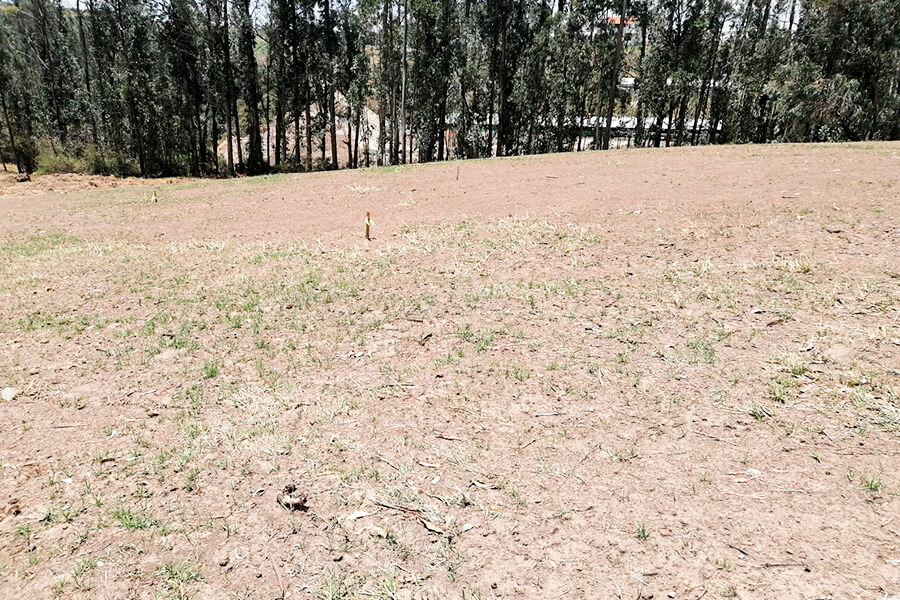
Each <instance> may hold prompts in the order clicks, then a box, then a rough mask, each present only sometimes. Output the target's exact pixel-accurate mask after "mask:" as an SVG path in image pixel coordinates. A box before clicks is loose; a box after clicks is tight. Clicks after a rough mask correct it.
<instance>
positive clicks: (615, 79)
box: [602, 0, 628, 150]
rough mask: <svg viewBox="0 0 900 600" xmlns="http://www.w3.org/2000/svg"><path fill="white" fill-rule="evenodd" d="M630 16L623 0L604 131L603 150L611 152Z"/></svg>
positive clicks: (626, 0)
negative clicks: (617, 93)
mask: <svg viewBox="0 0 900 600" xmlns="http://www.w3.org/2000/svg"><path fill="white" fill-rule="evenodd" d="M627 14H628V0H622V12H621V14H620V15H619V28H618V31H617V32H616V55H615V57H614V58H613V68H612V73H611V74H610V77H609V98H608V99H607V104H606V129H604V131H603V148H602V149H603V150H609V138H610V135H611V134H612V118H613V109H614V108H615V105H616V90H617V89H618V87H619V63H620V62H621V61H622V41H623V39H624V37H625V19H626V15H627Z"/></svg>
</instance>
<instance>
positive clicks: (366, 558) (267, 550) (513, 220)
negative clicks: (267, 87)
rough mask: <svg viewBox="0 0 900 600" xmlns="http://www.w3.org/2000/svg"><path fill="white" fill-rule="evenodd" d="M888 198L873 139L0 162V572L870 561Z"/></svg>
mask: <svg viewBox="0 0 900 600" xmlns="http://www.w3.org/2000/svg"><path fill="white" fill-rule="evenodd" d="M113 184H115V187H112V186H113ZM366 211H371V213H372V215H373V219H374V220H375V223H376V227H375V229H374V233H375V239H374V240H373V241H371V242H366V241H365V240H364V239H363V231H364V220H363V219H364V214H365V212H366ZM898 223H900V144H867V145H841V146H837V145H834V146H826V145H822V146H767V147H759V146H744V147H716V148H685V149H668V150H652V151H645V150H639V151H623V152H608V153H581V154H577V155H576V154H563V155H551V156H544V157H528V158H514V159H502V160H490V161H477V162H464V163H444V164H436V165H423V166H415V167H409V168H385V169H372V170H368V171H356V172H338V173H323V174H310V175H296V176H270V177H262V178H252V179H251V178H247V179H239V180H231V181H198V180H178V181H169V182H161V181H141V180H126V181H121V180H108V179H105V178H103V179H101V180H100V181H98V180H96V179H92V178H89V177H79V176H65V177H49V176H48V177H40V178H36V179H35V180H34V181H32V182H26V183H15V182H14V181H12V180H7V179H4V180H2V181H0V387H2V388H6V389H4V392H3V394H4V400H3V401H0V431H2V432H3V435H2V436H0V597H4V598H5V597H10V598H14V597H34V598H51V597H64V598H261V599H271V598H328V599H336V598H404V599H406V598H435V599H437V598H464V599H470V598H495V597H497V598H499V597H506V598H686V599H690V600H698V599H699V598H701V597H703V598H734V597H738V598H779V599H780V598H797V599H800V600H802V599H810V598H823V599H824V598H835V599H837V598H884V597H892V596H898V595H900V474H898V473H900V443H898V442H900V399H898V390H900V254H898V252H897V251H896V247H897V245H898V243H900V233H898V231H900V230H898ZM287 485H295V486H296V488H297V491H296V492H294V493H293V494H292V495H291V496H292V497H297V498H300V497H302V498H303V501H302V502H299V501H298V502H294V501H293V500H291V499H287V500H286V499H285V497H284V496H283V495H282V491H283V489H284V488H285V486H287ZM285 505H287V506H288V507H287V508H286V507H285Z"/></svg>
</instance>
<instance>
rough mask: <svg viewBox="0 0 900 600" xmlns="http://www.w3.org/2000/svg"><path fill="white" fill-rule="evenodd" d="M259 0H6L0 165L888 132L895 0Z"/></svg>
mask: <svg viewBox="0 0 900 600" xmlns="http://www.w3.org/2000/svg"><path fill="white" fill-rule="evenodd" d="M254 2H255V3H251V1H250V0H231V1H229V0H65V1H62V0H12V1H11V2H10V1H8V0H3V1H2V2H0V125H2V135H0V162H2V163H3V165H4V167H3V168H4V169H7V168H9V169H18V171H20V172H24V173H31V172H34V171H38V172H76V171H77V172H90V173H97V174H114V175H121V176H125V175H140V176H148V177H150V176H169V175H192V176H232V175H240V174H245V175H254V174H261V173H266V172H278V171H307V170H327V169H337V168H356V167H365V166H371V165H396V164H403V163H409V162H429V161H435V160H447V159H465V158H483V157H489V156H509V155H522V154H534V153H546V152H564V151H578V150H586V149H606V148H609V147H610V146H613V145H615V146H622V145H626V146H670V145H674V146H678V145H696V144H723V143H729V144H730V143H769V142H821V141H844V140H886V139H898V138H900V26H898V23H900V2H898V1H897V0H867V1H862V0H552V1H550V0H254ZM7 163H8V165H9V166H7Z"/></svg>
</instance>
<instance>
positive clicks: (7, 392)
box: [0, 387, 19, 402]
mask: <svg viewBox="0 0 900 600" xmlns="http://www.w3.org/2000/svg"><path fill="white" fill-rule="evenodd" d="M18 395H19V390H17V389H16V388H11V387H5V388H3V391H2V392H0V398H3V401H4V402H12V401H13V399H15V397H16V396H18Z"/></svg>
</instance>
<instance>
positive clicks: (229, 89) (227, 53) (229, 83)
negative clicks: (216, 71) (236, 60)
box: [222, 0, 241, 176]
mask: <svg viewBox="0 0 900 600" xmlns="http://www.w3.org/2000/svg"><path fill="white" fill-rule="evenodd" d="M222 32H223V35H224V38H223V41H222V55H223V56H222V58H223V60H224V62H225V122H226V124H227V126H226V135H227V136H228V175H230V176H233V175H234V148H232V140H233V130H232V124H233V122H234V121H232V110H234V102H233V98H232V93H233V92H234V87H233V86H234V80H233V79H232V76H231V46H230V44H229V41H228V0H223V6H222ZM239 135H240V134H239ZM240 143H241V141H240V138H238V147H240Z"/></svg>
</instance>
